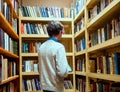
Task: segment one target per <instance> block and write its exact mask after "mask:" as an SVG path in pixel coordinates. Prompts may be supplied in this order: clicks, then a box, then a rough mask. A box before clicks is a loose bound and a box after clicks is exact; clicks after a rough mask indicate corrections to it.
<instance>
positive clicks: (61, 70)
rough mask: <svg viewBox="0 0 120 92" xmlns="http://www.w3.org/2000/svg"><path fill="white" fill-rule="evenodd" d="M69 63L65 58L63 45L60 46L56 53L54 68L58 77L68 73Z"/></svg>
mask: <svg viewBox="0 0 120 92" xmlns="http://www.w3.org/2000/svg"><path fill="white" fill-rule="evenodd" d="M68 68H69V64H68V62H67V58H66V52H65V48H64V46H61V47H60V48H59V49H58V50H57V53H56V70H57V75H58V76H59V77H66V76H67V75H68Z"/></svg>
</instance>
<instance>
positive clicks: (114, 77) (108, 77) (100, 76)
mask: <svg viewBox="0 0 120 92" xmlns="http://www.w3.org/2000/svg"><path fill="white" fill-rule="evenodd" d="M87 75H88V77H92V78H98V79H104V80H109V81H116V82H120V75H115V74H114V75H110V74H98V73H88V74H87Z"/></svg>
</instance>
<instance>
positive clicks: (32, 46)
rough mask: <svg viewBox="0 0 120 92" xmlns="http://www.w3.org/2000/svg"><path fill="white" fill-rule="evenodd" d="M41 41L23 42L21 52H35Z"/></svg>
mask: <svg viewBox="0 0 120 92" xmlns="http://www.w3.org/2000/svg"><path fill="white" fill-rule="evenodd" d="M41 43H42V42H23V43H22V52H23V53H36V52H38V49H39V47H40V45H41Z"/></svg>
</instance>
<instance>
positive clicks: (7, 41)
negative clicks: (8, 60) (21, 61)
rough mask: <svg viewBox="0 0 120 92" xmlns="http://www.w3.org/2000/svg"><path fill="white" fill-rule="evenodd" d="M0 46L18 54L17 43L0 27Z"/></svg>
mask: <svg viewBox="0 0 120 92" xmlns="http://www.w3.org/2000/svg"><path fill="white" fill-rule="evenodd" d="M0 47H2V48H3V49H5V50H7V51H10V52H12V53H14V54H16V55H18V43H17V42H16V41H14V40H13V39H12V38H11V37H10V36H9V35H8V34H7V33H6V32H5V31H3V30H2V29H1V28H0ZM13 48H14V49H13Z"/></svg>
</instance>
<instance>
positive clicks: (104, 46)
mask: <svg viewBox="0 0 120 92" xmlns="http://www.w3.org/2000/svg"><path fill="white" fill-rule="evenodd" d="M118 44H120V36H118V37H115V38H113V39H110V40H107V41H105V42H103V43H101V44H97V45H95V46H92V47H90V48H88V52H94V51H97V50H103V49H107V48H110V47H113V46H117V45H118Z"/></svg>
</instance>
